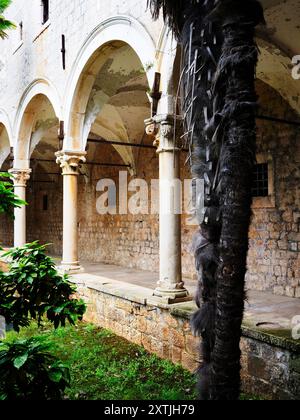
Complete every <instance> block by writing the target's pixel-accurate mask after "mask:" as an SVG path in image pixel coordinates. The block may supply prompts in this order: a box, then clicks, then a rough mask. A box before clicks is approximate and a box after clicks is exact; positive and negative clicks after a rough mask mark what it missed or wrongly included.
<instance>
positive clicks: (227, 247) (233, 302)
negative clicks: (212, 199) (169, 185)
mask: <svg viewBox="0 0 300 420" xmlns="http://www.w3.org/2000/svg"><path fill="white" fill-rule="evenodd" d="M241 3H242V4H241ZM210 18H211V19H212V20H213V21H215V20H216V21H218V22H219V23H220V25H221V26H222V29H223V39H224V41H223V46H222V54H221V58H220V61H219V65H218V70H217V77H216V81H215V90H216V91H223V92H225V98H224V107H223V110H222V119H223V122H224V137H223V145H222V149H221V154H220V176H219V186H220V204H221V219H222V231H221V238H220V247H219V249H220V260H219V266H218V274H217V310H216V321H215V345H214V349H213V353H212V371H211V395H210V398H211V399H213V400H218V399H226V400H235V399H238V398H239V394H240V368H241V366H240V356H241V352H240V339H241V324H242V320H243V312H244V296H245V292H244V287H245V274H246V264H247V252H248V232H249V225H250V218H251V203H252V194H251V188H252V178H253V168H254V163H255V150H256V125H255V111H256V101H257V96H256V93H255V69H256V64H257V59H258V50H257V46H256V44H255V41H254V30H255V27H256V25H257V24H258V23H259V22H262V21H263V11H262V8H261V6H260V4H259V3H258V2H257V1H255V0H244V1H243V2H240V0H229V1H228V0H225V1H219V2H218V4H217V7H216V9H215V10H214V12H213V14H212V15H211V16H210Z"/></svg>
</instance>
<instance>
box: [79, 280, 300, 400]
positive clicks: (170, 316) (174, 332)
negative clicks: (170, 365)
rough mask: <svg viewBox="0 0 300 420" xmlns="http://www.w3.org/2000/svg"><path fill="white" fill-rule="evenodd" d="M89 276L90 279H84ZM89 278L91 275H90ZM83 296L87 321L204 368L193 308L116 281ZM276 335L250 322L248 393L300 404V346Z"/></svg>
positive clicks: (86, 289)
mask: <svg viewBox="0 0 300 420" xmlns="http://www.w3.org/2000/svg"><path fill="white" fill-rule="evenodd" d="M80 276H84V275H80ZM85 276H86V275H85ZM76 277H77V280H76V282H77V283H79V285H80V286H79V288H78V294H79V296H81V297H82V298H83V299H84V300H85V301H86V303H87V307H88V310H87V313H86V316H85V321H87V322H92V323H94V324H96V325H99V326H101V327H103V328H107V329H110V330H111V331H113V332H114V333H116V334H117V335H119V336H121V337H124V338H126V339H127V340H129V341H131V342H133V343H135V344H138V345H142V346H143V347H144V348H145V349H146V350H148V351H149V352H152V353H156V354H157V355H158V356H159V357H161V358H164V359H169V360H171V361H172V362H174V363H180V364H181V365H182V366H184V367H185V368H186V369H188V370H190V371H191V372H195V370H196V369H197V368H198V367H199V363H201V360H200V359H199V346H200V341H201V339H199V338H197V337H194V336H193V334H192V331H191V328H190V322H189V320H190V317H191V315H192V314H193V313H194V311H195V309H196V305H195V303H193V302H188V303H178V304H174V305H166V307H162V306H161V305H157V306H156V305H155V301H154V300H153V299H152V293H153V292H152V290H150V289H146V288H143V287H138V286H134V285H130V284H127V283H123V282H118V281H112V280H111V279H106V278H101V279H100V281H99V278H98V280H97V282H96V281H95V278H93V277H89V278H88V279H87V280H86V281H84V282H82V279H79V278H78V277H79V275H77V276H76ZM288 333H289V331H287V330H285V331H284V332H281V336H279V337H278V336H276V335H273V334H274V333H272V332H271V331H267V332H266V331H260V330H258V329H257V328H255V327H252V326H251V325H247V320H246V321H245V323H244V326H243V336H242V340H241V349H242V366H243V369H242V381H243V390H244V391H245V392H248V393H253V394H255V395H261V396H262V397H265V398H267V399H287V400H291V399H296V400H297V399H300V373H299V370H300V365H299V363H300V362H299V360H300V347H299V346H300V343H298V342H295V340H292V339H289V338H287V335H288Z"/></svg>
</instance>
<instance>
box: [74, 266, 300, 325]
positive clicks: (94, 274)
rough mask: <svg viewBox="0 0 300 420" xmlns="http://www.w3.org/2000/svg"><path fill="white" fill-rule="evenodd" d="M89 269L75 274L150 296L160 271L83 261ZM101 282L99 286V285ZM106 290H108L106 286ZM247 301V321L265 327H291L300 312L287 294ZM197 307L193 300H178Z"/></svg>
mask: <svg viewBox="0 0 300 420" xmlns="http://www.w3.org/2000/svg"><path fill="white" fill-rule="evenodd" d="M82 265H83V267H84V269H85V272H84V273H83V274H78V275H76V276H74V278H75V279H77V280H82V281H85V282H88V283H89V284H90V285H91V286H92V285H93V286H95V287H96V288H99V287H101V285H102V289H103V287H105V289H106V290H108V289H109V288H110V289H111V291H113V290H114V291H116V292H117V291H118V290H119V291H121V290H122V291H123V292H122V294H123V295H124V293H126V292H125V291H126V289H127V290H128V292H129V291H130V292H131V293H133V292H134V291H135V292H138V294H139V296H142V295H144V297H145V299H147V298H148V299H149V297H150V296H151V294H152V293H151V292H150V293H149V289H150V290H151V291H152V290H154V289H155V287H156V282H157V281H158V274H157V273H153V272H150V271H140V270H135V269H131V268H124V267H118V266H115V265H107V264H99V263H90V262H84V261H83V262H82ZM185 284H186V288H187V289H188V290H189V292H190V294H191V295H194V293H195V290H196V282H195V281H193V280H189V279H185ZM97 286H98V287H97ZM103 291H104V290H103ZM247 295H248V297H247V301H246V304H245V323H247V325H251V326H254V327H258V328H262V329H263V330H266V329H270V330H277V329H291V326H292V320H293V318H294V317H295V316H300V300H299V299H296V298H288V297H285V296H276V295H274V294H272V293H268V292H260V291H249V292H248V293H247ZM178 305H179V306H184V307H185V308H186V309H190V311H193V310H194V309H195V305H194V303H193V302H190V303H185V304H184V305H183V304H178Z"/></svg>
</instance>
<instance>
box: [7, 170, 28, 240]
mask: <svg viewBox="0 0 300 420" xmlns="http://www.w3.org/2000/svg"><path fill="white" fill-rule="evenodd" d="M9 172H10V173H11V174H12V176H13V179H14V188H15V195H17V196H18V197H19V198H20V199H21V200H23V201H25V200H26V185H27V181H29V179H30V174H31V169H15V168H14V169H11V170H10V171H9ZM14 212H15V220H14V246H15V247H20V246H23V245H25V244H26V206H21V207H20V208H16V209H15V210H14Z"/></svg>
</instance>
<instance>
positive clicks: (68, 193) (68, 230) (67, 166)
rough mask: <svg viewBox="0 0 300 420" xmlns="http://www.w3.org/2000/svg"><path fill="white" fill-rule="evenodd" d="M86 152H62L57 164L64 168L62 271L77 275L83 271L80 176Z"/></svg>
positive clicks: (58, 153) (59, 153)
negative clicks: (80, 258) (79, 231)
mask: <svg viewBox="0 0 300 420" xmlns="http://www.w3.org/2000/svg"><path fill="white" fill-rule="evenodd" d="M85 155H86V154H85V153H84V152H71V151H70V152H69V151H61V152H57V153H56V158H57V159H56V162H57V164H59V165H60V167H61V168H62V175H63V178H64V183H63V260H62V263H61V267H60V268H61V270H62V271H63V272H65V273H69V274H76V273H79V272H82V271H83V269H82V267H81V266H80V264H79V258H78V176H79V167H80V163H81V162H85Z"/></svg>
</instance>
